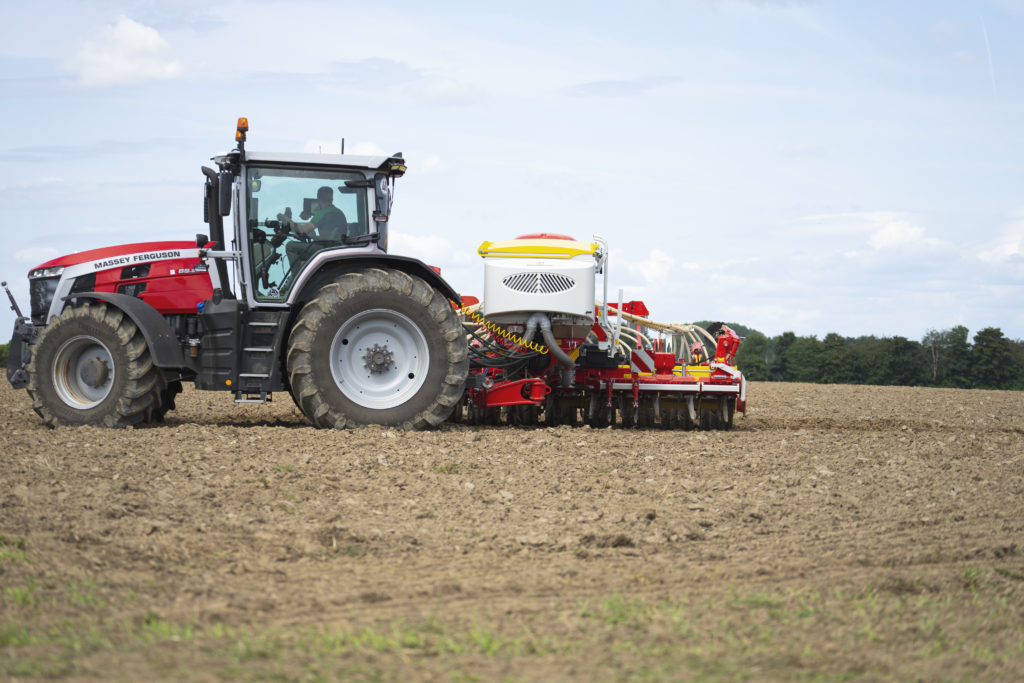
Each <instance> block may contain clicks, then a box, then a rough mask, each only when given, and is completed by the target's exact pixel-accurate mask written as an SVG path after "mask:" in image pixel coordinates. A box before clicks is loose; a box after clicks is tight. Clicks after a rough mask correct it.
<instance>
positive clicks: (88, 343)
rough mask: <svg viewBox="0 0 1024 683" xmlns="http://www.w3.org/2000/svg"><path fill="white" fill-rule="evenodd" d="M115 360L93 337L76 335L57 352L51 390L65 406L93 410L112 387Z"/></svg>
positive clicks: (104, 346) (102, 344)
mask: <svg viewBox="0 0 1024 683" xmlns="http://www.w3.org/2000/svg"><path fill="white" fill-rule="evenodd" d="M114 377H115V372H114V359H113V357H112V356H111V355H110V349H108V348H107V347H106V345H105V344H104V343H103V342H101V341H100V340H99V339H97V338H96V337H92V336H89V335H84V334H83V335H78V336H76V337H72V338H71V339H69V340H67V341H66V342H64V343H63V344H61V347H60V348H59V349H57V354H56V356H55V357H54V362H53V387H54V389H55V390H56V392H57V396H58V397H59V398H60V400H61V401H63V402H64V403H65V404H67V405H69V406H71V407H72V408H77V409H78V410H87V409H89V408H94V407H95V406H98V405H99V404H100V403H102V402H103V400H104V399H106V398H107V396H109V395H110V390H111V388H112V387H113V386H114Z"/></svg>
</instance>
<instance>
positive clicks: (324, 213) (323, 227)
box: [277, 185, 348, 242]
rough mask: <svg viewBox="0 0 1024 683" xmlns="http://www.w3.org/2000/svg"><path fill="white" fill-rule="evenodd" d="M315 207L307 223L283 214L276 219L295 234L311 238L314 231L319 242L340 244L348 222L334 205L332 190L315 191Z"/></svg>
mask: <svg viewBox="0 0 1024 683" xmlns="http://www.w3.org/2000/svg"><path fill="white" fill-rule="evenodd" d="M315 206H316V207H317V208H316V211H314V213H313V215H312V216H311V217H310V219H309V222H308V223H299V222H297V221H294V220H292V218H291V216H286V215H284V214H278V215H277V218H278V220H280V221H281V222H282V223H285V224H287V225H289V226H291V228H292V229H293V230H295V232H297V233H300V234H303V235H310V236H311V237H312V235H311V233H312V232H313V231H314V230H316V234H317V235H318V237H319V238H320V239H321V240H328V241H331V242H340V241H341V240H342V238H344V237H345V234H346V232H347V228H348V220H347V219H346V218H345V213H344V212H343V211H342V210H341V209H339V208H338V207H336V206H335V205H334V190H332V189H331V188H329V187H327V186H326V185H324V186H323V187H321V188H320V189H319V190H317V191H316V204H315Z"/></svg>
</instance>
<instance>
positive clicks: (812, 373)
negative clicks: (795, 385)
mask: <svg viewBox="0 0 1024 683" xmlns="http://www.w3.org/2000/svg"><path fill="white" fill-rule="evenodd" d="M824 357H825V347H824V345H822V343H821V342H820V341H818V338H817V337H797V338H796V339H795V340H793V343H792V344H790V345H789V347H788V348H787V349H786V351H785V353H784V354H783V355H782V363H783V365H784V366H785V368H786V377H787V378H788V381H790V382H821V364H822V360H823V359H824Z"/></svg>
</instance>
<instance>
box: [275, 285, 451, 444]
mask: <svg viewBox="0 0 1024 683" xmlns="http://www.w3.org/2000/svg"><path fill="white" fill-rule="evenodd" d="M287 370H288V376H289V380H290V382H291V391H292V397H293V398H294V399H295V403H296V405H298V407H299V409H300V410H301V411H302V412H303V414H304V415H305V416H306V417H307V418H309V420H310V422H312V423H313V424H314V425H316V426H317V427H333V428H336V429H342V428H345V427H359V426H364V425H384V426H389V427H399V428H401V429H426V428H429V427H435V426H437V425H438V424H440V423H441V422H443V421H444V420H445V418H447V417H448V416H449V415H450V414H451V413H452V411H453V410H454V409H455V407H456V406H457V405H458V403H459V400H460V398H461V397H462V392H463V388H464V385H465V382H466V374H467V373H468V371H469V354H468V350H467V347H466V339H465V336H464V334H463V330H462V325H461V324H460V322H459V319H458V316H457V315H456V314H455V311H454V309H453V308H452V306H451V304H450V303H449V302H448V300H447V299H445V298H444V296H443V295H442V294H441V293H440V292H438V291H436V290H434V289H433V288H431V287H430V286H429V285H427V283H426V282H424V281H423V280H421V279H420V278H418V277H414V276H411V275H407V274H406V273H402V272H400V271H397V270H390V269H378V268H371V269H367V270H363V271H359V272H356V273H348V274H346V275H342V276H340V277H339V278H338V279H337V280H335V281H334V282H332V283H330V284H328V285H325V286H324V287H323V288H322V289H321V290H320V291H319V292H317V294H316V296H315V297H314V298H313V299H312V300H311V301H310V302H309V303H307V304H306V305H305V306H304V307H303V308H302V310H301V311H300V312H299V316H298V318H297V319H296V321H295V325H294V326H293V327H292V331H291V335H290V337H289V341H288V354H287Z"/></svg>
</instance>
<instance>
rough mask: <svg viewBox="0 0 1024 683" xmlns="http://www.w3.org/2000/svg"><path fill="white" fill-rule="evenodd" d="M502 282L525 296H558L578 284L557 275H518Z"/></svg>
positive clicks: (510, 276) (569, 278)
mask: <svg viewBox="0 0 1024 683" xmlns="http://www.w3.org/2000/svg"><path fill="white" fill-rule="evenodd" d="M501 282H502V284H504V285H505V286H506V287H508V288H509V289H511V290H512V291H514V292H523V293H524V294H557V293H558V292H567V291H569V290H570V289H572V288H573V286H575V284H576V281H575V280H573V279H572V278H571V277H567V276H565V275H559V274H557V273H516V274H515V275H509V276H508V277H506V278H505V279H504V280H502V281H501Z"/></svg>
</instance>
